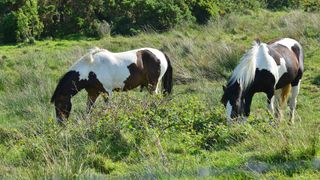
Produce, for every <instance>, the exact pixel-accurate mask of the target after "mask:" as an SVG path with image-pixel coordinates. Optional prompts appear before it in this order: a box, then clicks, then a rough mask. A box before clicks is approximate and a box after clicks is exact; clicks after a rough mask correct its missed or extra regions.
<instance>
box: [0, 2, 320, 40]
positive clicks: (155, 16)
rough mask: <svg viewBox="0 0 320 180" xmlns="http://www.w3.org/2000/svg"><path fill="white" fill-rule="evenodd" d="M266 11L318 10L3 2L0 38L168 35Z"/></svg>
mask: <svg viewBox="0 0 320 180" xmlns="http://www.w3.org/2000/svg"><path fill="white" fill-rule="evenodd" d="M262 8H266V9H271V10H279V9H299V8H300V9H304V10H305V11H308V12H314V11H317V10H319V8H320V3H319V1H317V0H305V1H303V2H301V1H299V0H286V1H277V0H272V1H258V0H240V1H239V0H215V1H212V0H200V1H199V0H175V1H171V0H162V1H156V0H148V1H142V0H131V1H116V0H89V1H88V0H77V1H75V0H70V1H63V2H61V1H39V0H26V1H20V0H3V1H1V2H0V40H1V41H3V42H5V43H8V42H30V41H31V43H33V42H34V39H39V38H50V37H56V38H59V37H60V38H61V37H62V38H64V37H66V36H67V35H72V34H77V35H85V36H90V37H98V38H102V37H105V36H106V35H109V34H110V33H112V34H123V35H136V34H138V33H141V32H145V31H156V32H164V31H168V30H171V29H173V28H175V27H176V26H181V25H184V24H189V23H193V22H197V23H199V24H207V23H208V22H209V21H210V20H213V21H216V20H217V19H219V18H221V17H224V16H226V15H228V14H232V13H235V12H236V13H238V14H252V13H253V12H257V11H259V10H261V9H262Z"/></svg>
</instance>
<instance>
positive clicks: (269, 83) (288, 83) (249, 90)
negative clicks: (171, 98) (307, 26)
mask: <svg viewBox="0 0 320 180" xmlns="http://www.w3.org/2000/svg"><path fill="white" fill-rule="evenodd" d="M303 61H304V54H303V49H302V47H301V45H300V43H299V42H297V41H296V40H294V39H290V38H282V39H279V40H275V41H272V42H269V43H267V44H266V43H262V42H260V40H256V41H255V42H254V45H253V47H252V48H251V49H250V50H249V51H248V52H247V53H246V54H245V55H244V56H243V57H242V59H241V61H240V63H239V65H238V66H237V67H236V68H235V70H234V72H233V74H232V76H231V78H230V80H229V81H228V84H227V86H226V87H225V86H224V88H223V90H224V94H223V96H222V99H221V102H222V103H223V104H224V105H225V107H226V111H227V119H228V121H230V120H231V119H233V118H236V117H239V116H244V118H246V117H248V116H249V114H250V106H251V102H252V97H253V95H254V94H255V93H257V92H264V93H266V94H267V98H268V108H269V110H270V111H271V113H275V115H276V117H278V118H281V111H280V109H279V108H280V107H281V106H282V104H284V103H286V101H287V100H288V97H289V93H290V90H291V97H290V102H289V107H290V110H291V111H290V120H291V122H292V123H293V122H294V112H295V108H296V103H297V96H298V93H299V88H300V81H301V78H302V74H303V69H304V67H303ZM276 90H277V91H276ZM275 92H277V93H275ZM278 92H279V93H278ZM275 102H278V104H279V105H278V106H276V107H275V105H276V103H275Z"/></svg>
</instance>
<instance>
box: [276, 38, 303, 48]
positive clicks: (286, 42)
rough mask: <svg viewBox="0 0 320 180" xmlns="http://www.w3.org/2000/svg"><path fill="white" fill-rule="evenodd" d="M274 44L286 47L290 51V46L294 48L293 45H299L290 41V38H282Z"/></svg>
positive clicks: (292, 40) (294, 41)
mask: <svg viewBox="0 0 320 180" xmlns="http://www.w3.org/2000/svg"><path fill="white" fill-rule="evenodd" d="M275 43H277V44H281V45H283V46H286V47H287V48H288V49H290V50H291V47H292V46H294V45H295V44H299V43H298V42H297V41H296V40H294V39H291V38H283V39H280V40H279V41H277V42H275Z"/></svg>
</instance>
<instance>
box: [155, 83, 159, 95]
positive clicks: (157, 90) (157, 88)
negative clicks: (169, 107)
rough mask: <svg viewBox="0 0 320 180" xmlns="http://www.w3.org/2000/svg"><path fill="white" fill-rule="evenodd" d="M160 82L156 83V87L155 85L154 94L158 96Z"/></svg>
mask: <svg viewBox="0 0 320 180" xmlns="http://www.w3.org/2000/svg"><path fill="white" fill-rule="evenodd" d="M159 86H160V81H158V83H157V85H156V90H155V93H156V94H159V89H160V87H159Z"/></svg>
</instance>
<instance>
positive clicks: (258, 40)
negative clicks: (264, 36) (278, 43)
mask: <svg viewBox="0 0 320 180" xmlns="http://www.w3.org/2000/svg"><path fill="white" fill-rule="evenodd" d="M255 41H256V43H257V44H258V45H260V43H261V40H260V38H259V37H257V38H256V39H255Z"/></svg>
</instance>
